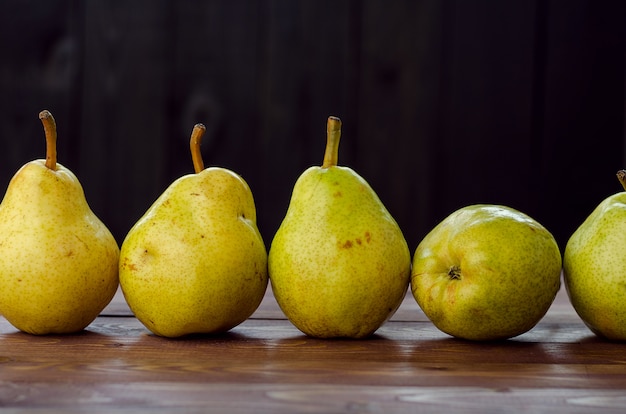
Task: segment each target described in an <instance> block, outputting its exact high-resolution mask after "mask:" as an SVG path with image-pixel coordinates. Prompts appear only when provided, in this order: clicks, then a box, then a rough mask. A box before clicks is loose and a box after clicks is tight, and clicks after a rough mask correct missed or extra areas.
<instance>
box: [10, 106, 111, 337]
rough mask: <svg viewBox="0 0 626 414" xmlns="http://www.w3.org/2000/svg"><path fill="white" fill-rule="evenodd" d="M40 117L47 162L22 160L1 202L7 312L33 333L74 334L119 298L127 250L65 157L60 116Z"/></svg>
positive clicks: (18, 325) (19, 326)
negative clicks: (59, 141)
mask: <svg viewBox="0 0 626 414" xmlns="http://www.w3.org/2000/svg"><path fill="white" fill-rule="evenodd" d="M39 118H40V119H41V121H42V123H43V125H44V130H45V133H46V147H47V153H46V160H43V159H38V160H34V161H31V162H29V163H27V164H25V165H24V166H22V168H20V169H19V170H18V171H17V172H16V174H15V175H14V176H13V178H12V179H11V181H10V183H9V186H8V188H7V191H6V194H5V196H4V199H3V200H2V204H0V314H2V315H3V316H4V317H5V318H6V319H7V320H8V321H9V322H10V323H11V324H12V325H13V326H15V327H16V328H17V329H19V330H21V331H24V332H28V333H31V334H37V335H43V334H64V333H73V332H78V331H81V330H83V329H84V328H85V327H86V326H87V325H89V324H90V323H91V322H92V321H93V320H94V319H95V318H96V317H97V316H98V314H99V313H100V312H101V311H102V309H104V307H105V306H106V305H107V304H108V303H109V302H110V301H111V299H112V298H113V295H114V294H115V291H116V290H117V287H118V270H117V267H118V257H119V248H118V245H117V242H116V241H115V239H114V238H113V235H112V234H111V233H110V232H109V230H108V229H107V228H106V227H105V225H104V224H103V223H102V222H101V221H100V220H99V219H98V218H97V217H96V216H95V215H94V213H93V212H92V211H91V209H90V208H89V205H88V204H87V201H86V200H85V194H84V192H83V188H82V186H81V185H80V183H79V181H78V179H77V178H76V176H75V175H74V174H73V173H72V172H71V171H70V170H69V169H67V168H65V167H64V166H62V165H61V164H59V163H57V152H56V138H57V133H56V123H55V121H54V118H53V117H52V114H51V113H50V112H49V111H42V112H41V113H40V114H39Z"/></svg>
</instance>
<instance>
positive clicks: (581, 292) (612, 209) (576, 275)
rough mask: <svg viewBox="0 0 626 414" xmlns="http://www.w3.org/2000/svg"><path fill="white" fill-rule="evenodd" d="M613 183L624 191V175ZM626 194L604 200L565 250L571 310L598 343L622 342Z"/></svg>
mask: <svg viewBox="0 0 626 414" xmlns="http://www.w3.org/2000/svg"><path fill="white" fill-rule="evenodd" d="M617 177H618V179H619V181H620V183H621V184H622V186H623V187H624V189H625V190H626V171H624V170H621V171H619V172H618V173H617ZM625 248H626V191H622V192H619V193H616V194H613V195H611V196H609V197H607V198H606V199H604V200H603V201H602V202H601V203H600V204H599V205H598V206H597V207H596V208H595V209H594V210H593V212H592V213H591V214H590V215H589V216H588V217H587V218H586V219H585V221H584V222H583V223H582V224H581V225H580V226H579V227H578V228H577V229H576V230H575V231H574V233H573V234H572V236H571V237H570V238H569V240H568V241H567V244H566V246H565V254H564V255H563V280H564V282H565V288H566V290H567V293H568V295H569V298H570V302H571V303H572V306H573V307H574V309H575V310H576V312H577V313H578V315H579V316H580V318H581V319H582V320H583V322H584V323H585V324H586V325H587V326H588V327H589V329H590V330H591V331H592V332H593V333H595V334H596V335H598V336H600V337H605V338H608V339H611V340H619V341H624V340H626V301H625V300H624V295H625V294H626V254H624V251H625Z"/></svg>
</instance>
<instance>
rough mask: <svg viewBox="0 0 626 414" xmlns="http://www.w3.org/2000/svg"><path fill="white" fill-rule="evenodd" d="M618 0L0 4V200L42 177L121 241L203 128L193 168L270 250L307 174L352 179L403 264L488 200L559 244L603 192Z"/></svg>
mask: <svg viewBox="0 0 626 414" xmlns="http://www.w3.org/2000/svg"><path fill="white" fill-rule="evenodd" d="M625 4H626V2H623V1H619V0H615V1H603V0H600V1H595V0H509V1H496V0H494V1H487V0H476V1H461V0H405V1H384V0H364V1H353V0H347V1H329V0H309V1H293V0H283V1H269V0H266V1H237V0H220V1H174V0H136V1H132V2H127V1H123V0H90V1H71V0H49V1H45V2H43V1H35V0H4V1H3V2H2V3H1V4H0V58H1V60H0V143H1V144H0V186H1V187H2V188H3V189H4V188H5V186H6V184H8V182H9V180H10V178H11V176H12V175H13V173H14V172H15V171H16V170H17V169H18V168H19V167H20V166H21V165H22V164H24V163H25V162H27V161H29V160H31V159H34V158H41V157H42V156H43V152H44V144H43V139H44V138H43V130H42V128H41V124H40V122H39V120H38V118H37V114H38V112H39V111H40V110H41V109H44V108H47V109H50V110H51V111H52V113H53V114H54V115H55V117H56V119H57V124H58V129H59V143H58V145H59V162H61V163H62V164H64V165H66V166H67V167H69V168H70V169H72V170H73V171H74V172H75V173H76V174H77V175H78V177H79V178H80V180H81V181H82V183H83V186H84V188H85V192H86V196H87V199H88V201H89V203H90V204H91V206H92V208H93V210H94V211H95V212H96V214H98V215H99V216H100V217H101V218H102V219H103V221H104V222H105V223H106V224H107V225H108V226H109V227H110V228H111V230H112V231H113V233H114V234H115V236H116V237H117V238H118V240H119V241H120V243H121V241H122V240H123V238H124V236H125V234H126V231H127V230H128V229H129V228H130V226H131V225H132V224H133V223H134V222H135V221H136V220H137V219H138V218H139V217H140V216H141V215H142V214H143V212H144V211H145V210H146V209H147V208H148V206H149V205H150V204H151V203H152V201H153V200H154V199H155V198H156V197H157V196H158V195H159V194H160V193H161V192H162V191H163V190H164V189H165V188H166V186H167V185H168V184H169V183H170V182H171V181H172V180H173V179H175V178H176V177H178V176H180V175H182V174H186V173H190V172H191V171H192V165H191V160H190V157H189V153H188V139H189V134H190V132H191V129H192V126H193V124H195V123H196V122H203V123H205V124H206V125H207V128H208V133H207V136H206V137H205V142H204V145H203V153H204V158H205V164H207V165H219V166H223V167H227V168H230V169H232V170H234V171H236V172H238V173H240V174H242V175H243V177H244V178H245V179H246V180H247V181H248V183H249V184H250V186H251V188H252V190H253V193H254V196H255V199H256V202H257V209H258V216H259V225H260V228H261V232H262V233H263V235H264V238H265V240H266V243H267V245H268V247H269V243H270V241H271V238H272V236H273V234H274V232H275V230H276V229H277V227H278V225H279V223H280V220H281V219H282V217H283V215H284V213H285V211H286V208H287V204H288V202H289V197H290V193H291V189H292V186H293V184H294V182H295V180H296V178H297V177H298V175H299V174H300V173H301V172H302V171H303V170H304V169H305V168H307V167H309V166H310V165H314V164H320V163H321V161H322V155H323V150H324V145H325V128H326V125H325V124H326V118H327V116H328V115H336V116H340V117H341V118H342V120H343V123H344V128H343V139H342V144H341V149H340V164H344V165H349V166H351V167H352V168H354V169H355V170H356V171H358V172H360V174H361V175H362V176H363V177H364V178H365V179H367V180H368V181H369V182H370V184H371V185H372V186H373V188H374V189H375V190H376V191H377V192H378V194H379V196H380V197H381V199H382V200H383V202H384V203H385V204H386V205H387V207H388V208H389V210H390V211H391V213H392V214H393V215H394V216H395V217H396V219H397V220H398V222H399V224H400V226H401V227H402V229H403V231H404V233H405V235H406V238H407V240H408V242H409V245H410V248H411V250H413V249H414V248H415V247H416V246H417V243H418V242H419V241H420V240H421V238H422V237H423V236H424V235H425V234H426V232H427V231H429V230H430V229H431V228H432V227H433V226H434V225H435V224H436V223H437V222H438V221H440V220H441V219H443V218H444V217H445V216H447V215H448V214H449V213H451V212H452V211H454V210H455V209H457V208H460V207H462V206H464V205H468V204H473V203H501V204H507V205H510V206H511V207H515V208H518V209H520V210H522V211H524V212H526V213H528V214H530V215H531V216H533V217H535V218H536V219H537V220H539V221H540V222H542V223H543V224H544V225H545V226H546V227H548V229H549V230H551V231H552V232H553V233H554V235H555V236H556V237H557V240H558V241H559V244H560V245H561V246H562V247H563V246H564V244H565V242H566V240H567V238H568V237H569V235H570V234H571V232H573V231H574V229H575V228H576V227H577V226H578V225H579V224H580V222H582V220H583V219H584V218H585V217H586V216H587V215H588V214H589V213H590V211H591V209H593V207H595V205H597V204H598V203H599V202H600V201H601V200H602V199H603V198H604V197H606V196H608V195H609V194H612V193H614V192H617V191H620V189H621V187H620V186H619V183H618V182H617V180H616V178H615V175H614V174H615V172H616V171H617V170H618V169H620V168H623V167H626V160H625V156H624V153H625V147H624V142H625V136H624V124H625V117H624V111H625V109H624V97H625V84H624V79H625V67H624V57H625V55H626V53H625V46H624V36H625V34H624V30H625V25H624V22H625V19H624V17H625V7H624V5H625Z"/></svg>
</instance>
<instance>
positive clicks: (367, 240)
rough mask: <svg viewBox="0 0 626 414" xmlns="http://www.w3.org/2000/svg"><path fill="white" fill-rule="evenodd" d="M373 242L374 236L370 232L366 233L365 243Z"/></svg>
mask: <svg viewBox="0 0 626 414" xmlns="http://www.w3.org/2000/svg"><path fill="white" fill-rule="evenodd" d="M371 240H372V235H371V234H370V232H369V231H366V232H365V241H366V242H367V243H368V244H369V242H370V241H371Z"/></svg>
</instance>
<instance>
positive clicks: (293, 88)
mask: <svg viewBox="0 0 626 414" xmlns="http://www.w3.org/2000/svg"><path fill="white" fill-rule="evenodd" d="M355 4H357V2H351V1H347V2H333V1H329V0H324V1H301V2H293V1H277V2H267V3H266V9H265V14H264V15H263V20H262V21H263V22H264V24H263V25H262V26H261V30H262V33H263V34H264V36H265V37H264V45H265V46H264V49H263V52H264V53H263V55H262V61H261V66H260V79H259V81H260V88H261V89H260V95H259V107H258V110H259V113H260V114H261V118H262V123H261V125H260V128H261V130H260V139H261V142H263V149H262V152H261V153H260V154H259V156H260V157H262V159H263V166H262V168H261V170H260V171H258V172H257V174H259V177H260V183H259V186H258V188H259V192H258V197H257V199H258V205H259V210H260V226H261V228H262V231H263V232H264V234H265V235H266V236H265V237H266V240H267V242H268V245H269V243H270V242H271V238H272V237H273V235H274V233H275V231H276V230H277V229H278V226H279V225H280V223H281V221H282V219H283V218H284V214H285V212H286V210H287V206H288V203H289V199H290V196H291V191H292V189H293V185H294V183H295V181H296V179H297V178H298V177H299V176H300V174H301V173H302V172H303V171H304V170H305V169H307V168H308V167H310V166H312V165H321V163H322V158H323V155H324V147H325V144H326V119H327V117H328V116H329V115H335V116H339V117H341V118H342V120H343V121H344V125H345V129H344V134H345V136H346V139H345V140H342V144H341V149H340V153H341V155H340V160H341V161H340V163H342V164H346V163H349V160H350V159H351V156H350V154H351V147H352V146H353V145H355V144H354V141H352V138H349V137H350V136H351V135H352V136H354V134H353V133H352V132H351V131H354V129H353V128H355V127H356V126H355V125H354V124H355V122H354V121H353V120H354V119H355V117H356V113H355V110H356V108H357V107H356V102H355V99H356V96H355V90H354V88H355V82H356V81H355V78H356V76H357V68H356V67H355V65H356V64H357V62H356V57H355V56H356V55H355V54H357V53H358V50H357V49H355V41H356V40H355V38H354V37H355V35H356V34H355V30H357V27H355V24H357V22H355V18H358V16H356V17H355V15H354V13H355V7H356V6H355ZM354 139H356V138H354Z"/></svg>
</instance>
